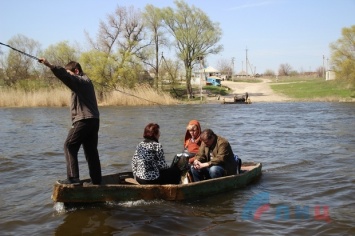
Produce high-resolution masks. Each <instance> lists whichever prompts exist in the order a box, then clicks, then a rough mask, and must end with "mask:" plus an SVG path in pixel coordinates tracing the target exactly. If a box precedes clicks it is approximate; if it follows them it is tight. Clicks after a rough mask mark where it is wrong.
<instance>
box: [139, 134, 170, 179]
mask: <svg viewBox="0 0 355 236" xmlns="http://www.w3.org/2000/svg"><path fill="white" fill-rule="evenodd" d="M167 168H168V164H167V163H166V161H165V156H164V150H163V146H162V145H161V144H160V143H159V142H157V141H154V140H150V139H145V140H144V141H142V142H140V143H139V144H138V145H137V149H136V151H135V153H134V155H133V158H132V171H133V174H134V176H136V177H138V178H140V179H144V180H156V179H158V178H159V170H162V169H167Z"/></svg>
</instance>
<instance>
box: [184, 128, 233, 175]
mask: <svg viewBox="0 0 355 236" xmlns="http://www.w3.org/2000/svg"><path fill="white" fill-rule="evenodd" d="M200 139H201V141H202V144H201V146H200V149H199V151H198V153H197V154H196V156H195V161H194V162H193V166H192V167H191V172H192V175H193V177H194V181H195V182H197V181H200V180H204V179H213V178H218V177H222V176H226V175H234V174H235V173H236V171H237V162H236V161H235V159H234V154H233V151H232V147H231V146H230V144H229V142H228V141H227V140H226V139H225V138H223V137H221V136H218V135H216V134H215V133H214V132H213V131H212V130H211V129H205V130H204V131H202V133H201V136H200Z"/></svg>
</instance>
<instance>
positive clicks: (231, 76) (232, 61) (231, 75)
mask: <svg viewBox="0 0 355 236" xmlns="http://www.w3.org/2000/svg"><path fill="white" fill-rule="evenodd" d="M233 72H234V57H232V73H231V79H232V78H233Z"/></svg>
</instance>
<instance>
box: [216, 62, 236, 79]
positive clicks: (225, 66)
mask: <svg viewBox="0 0 355 236" xmlns="http://www.w3.org/2000/svg"><path fill="white" fill-rule="evenodd" d="M217 69H218V70H219V71H220V72H221V74H224V75H230V76H232V73H233V68H232V65H231V62H230V61H229V60H227V59H220V60H218V61H217Z"/></svg>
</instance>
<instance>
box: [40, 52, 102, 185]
mask: <svg viewBox="0 0 355 236" xmlns="http://www.w3.org/2000/svg"><path fill="white" fill-rule="evenodd" d="M39 62H40V63H42V64H44V65H46V66H47V67H49V68H50V69H51V71H52V72H53V74H54V75H55V76H56V77H57V78H58V79H60V80H61V81H62V82H63V83H64V84H65V85H66V86H67V87H68V88H70V90H71V91H72V93H71V105H70V109H71V119H72V127H71V129H70V131H69V133H68V136H67V139H66V140H65V143H64V153H65V158H66V163H67V179H65V180H58V181H57V183H58V184H73V185H79V184H80V178H79V164H78V152H79V149H80V146H81V145H83V149H84V153H85V157H86V161H87V163H88V166H89V174H90V178H91V184H100V183H101V178H102V176H101V164H100V159H99V152H98V150H97V144H98V132H99V127H100V120H99V117H100V113H99V109H98V105H97V100H96V95H95V90H94V86H93V84H92V82H91V80H90V79H89V78H88V77H87V76H86V75H85V74H84V72H83V70H82V68H81V65H80V64H79V63H78V62H75V61H71V62H69V63H68V64H67V65H66V66H65V68H63V67H61V66H55V65H52V64H51V63H49V62H48V61H47V60H46V59H45V58H40V59H39Z"/></svg>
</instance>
